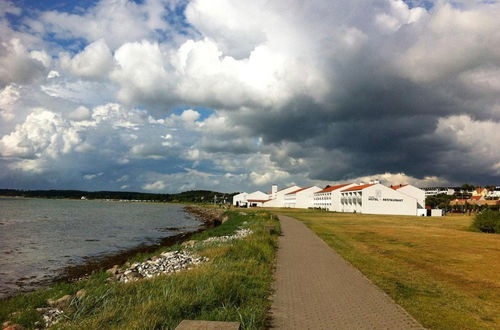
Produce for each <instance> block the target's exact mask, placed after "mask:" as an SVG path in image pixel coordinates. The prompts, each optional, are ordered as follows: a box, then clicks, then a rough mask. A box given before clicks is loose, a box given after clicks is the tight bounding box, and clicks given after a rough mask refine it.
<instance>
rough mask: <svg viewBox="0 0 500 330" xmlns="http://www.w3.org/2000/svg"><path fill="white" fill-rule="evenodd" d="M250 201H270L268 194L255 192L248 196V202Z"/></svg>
mask: <svg viewBox="0 0 500 330" xmlns="http://www.w3.org/2000/svg"><path fill="white" fill-rule="evenodd" d="M249 199H258V200H264V201H265V200H268V199H269V195H268V194H266V193H263V192H262V191H258V190H257V191H254V192H253V193H251V194H247V200H249Z"/></svg>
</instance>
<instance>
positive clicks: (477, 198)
mask: <svg viewBox="0 0 500 330" xmlns="http://www.w3.org/2000/svg"><path fill="white" fill-rule="evenodd" d="M481 197H483V196H472V197H471V198H470V199H471V200H473V201H478V200H480V199H481Z"/></svg>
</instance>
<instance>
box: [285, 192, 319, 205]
mask: <svg viewBox="0 0 500 330" xmlns="http://www.w3.org/2000/svg"><path fill="white" fill-rule="evenodd" d="M320 190H321V188H320V187H316V186H312V187H305V188H300V189H297V190H294V191H292V192H289V193H288V194H285V196H284V206H285V207H292V208H299V209H307V208H310V207H313V206H314V193H315V192H317V191H320Z"/></svg>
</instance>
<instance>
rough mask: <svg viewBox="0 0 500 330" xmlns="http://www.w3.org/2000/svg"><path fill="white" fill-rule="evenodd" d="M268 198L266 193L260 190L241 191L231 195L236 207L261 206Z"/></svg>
mask: <svg viewBox="0 0 500 330" xmlns="http://www.w3.org/2000/svg"><path fill="white" fill-rule="evenodd" d="M268 199H269V196H268V194H266V193H263V192H262V191H255V192H253V193H250V194H249V193H246V192H242V193H240V194H237V195H234V196H233V206H237V207H255V206H262V204H263V203H264V202H265V201H267V200H268Z"/></svg>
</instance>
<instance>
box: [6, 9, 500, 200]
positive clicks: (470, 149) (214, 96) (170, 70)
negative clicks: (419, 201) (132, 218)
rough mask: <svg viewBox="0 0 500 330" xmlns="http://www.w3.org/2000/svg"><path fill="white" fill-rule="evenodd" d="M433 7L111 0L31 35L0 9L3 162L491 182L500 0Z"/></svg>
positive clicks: (190, 185)
mask: <svg viewBox="0 0 500 330" xmlns="http://www.w3.org/2000/svg"><path fill="white" fill-rule="evenodd" d="M409 3H410V5H409ZM422 3H423V2H422ZM424 4H426V6H425V7H424V6H423V5H421V2H419V1H414V2H408V1H406V2H404V1H401V0H376V1H369V2H366V1H364V0H363V1H362V0H353V1H323V0H313V1H308V2H307V3H305V2H301V1H287V2H282V1H274V2H269V1H265V0H256V1H226V0H221V1H217V2H214V1H210V0H191V1H174V0H147V1H144V2H139V3H137V2H132V1H127V0H123V1H112V0H101V1H98V2H97V3H96V4H95V5H92V6H89V7H88V8H86V9H80V11H77V10H75V11H72V12H71V13H69V12H68V13H66V12H62V11H49V12H40V13H38V16H37V15H33V17H31V18H30V19H26V20H24V22H25V24H26V25H25V26H26V30H25V31H23V32H20V31H15V29H14V28H12V27H10V26H9V27H8V29H5V26H6V23H5V22H6V19H0V29H2V24H4V25H3V26H4V30H5V31H7V32H8V33H4V35H5V36H7V37H3V38H4V39H2V46H1V47H3V48H1V52H0V70H2V68H3V70H4V71H0V72H5V74H2V75H1V76H0V77H1V78H0V88H2V92H1V93H2V96H3V99H2V100H0V116H2V119H4V121H5V123H2V124H1V125H0V133H1V134H2V135H0V136H3V137H1V141H2V142H1V144H0V146H1V149H0V150H1V152H2V155H3V156H2V157H3V161H4V162H7V164H8V165H9V166H10V167H9V168H13V169H14V168H15V169H16V170H17V171H24V172H26V173H28V172H29V173H31V172H32V171H33V170H34V169H36V168H40V166H38V167H37V164H39V163H40V162H42V160H46V159H48V157H49V155H53V157H52V158H53V163H54V164H60V166H61V167H62V166H63V164H64V166H68V164H71V162H74V161H76V160H78V161H79V163H78V166H76V167H77V168H78V175H77V176H75V177H78V180H80V181H81V180H82V178H84V176H85V175H94V174H95V173H104V174H103V175H102V177H100V178H101V179H102V180H98V181H101V182H102V183H103V182H106V183H107V184H110V185H113V187H116V188H117V189H119V188H121V187H122V186H126V187H127V189H129V188H130V189H134V188H135V189H143V190H150V191H175V190H176V189H181V188H182V189H194V188H221V190H226V191H227V190H231V189H232V190H240V188H238V187H241V190H243V189H245V190H250V189H251V188H259V189H265V187H267V186H268V185H269V184H270V183H273V182H275V183H278V184H280V185H286V184H292V183H296V184H300V185H306V184H309V183H317V184H326V183H330V182H339V181H352V180H365V179H366V180H368V179H370V178H374V179H375V178H379V179H382V180H383V181H384V182H387V183H405V182H408V183H413V184H416V185H432V184H445V183H460V182H463V181H469V182H475V183H481V184H491V183H494V182H495V181H498V178H499V171H500V165H499V164H500V159H499V156H498V155H499V152H498V151H499V149H498V146H499V145H500V143H499V142H500V141H497V140H498V139H497V138H496V137H497V136H498V134H496V132H497V131H498V129H499V128H500V127H499V122H500V99H499V96H498V95H499V94H498V92H499V90H500V80H499V79H498V77H499V72H500V52H499V49H500V37H499V36H500V35H499V34H498V32H497V31H499V30H500V23H499V20H498V16H499V15H500V5H499V4H498V3H495V2H463V3H460V4H459V3H456V2H451V1H439V2H436V3H432V4H428V3H424ZM8 7H9V8H11V7H12V6H10V5H9V6H8ZM12 8H13V9H12ZM12 8H11V9H9V10H10V11H12V12H13V13H14V14H16V15H18V14H19V13H20V11H19V9H16V7H15V6H14V7H12ZM30 29H31V30H30ZM26 31H30V32H31V34H32V35H33V38H34V39H33V40H31V41H30V40H29V38H28V36H27V35H26V34H27V33H26ZM35 32H36V33H35ZM28 34H29V33H28ZM40 36H41V37H42V38H46V39H47V40H46V44H45V46H46V45H49V44H50V45H56V47H54V48H57V52H55V51H54V53H50V52H47V49H51V48H50V47H43V46H44V45H41V46H42V47H39V46H40V45H39V40H38V39H37V38H39V37H40ZM49 39H50V40H49ZM37 40H38V41H37ZM59 41H61V42H59ZM66 44H67V45H70V46H65V45H66ZM34 45H36V47H35V46H34ZM61 48H62V49H63V50H64V52H59V50H60V49H61ZM44 49H45V51H44ZM6 68H8V70H7V69H6ZM50 71H52V72H58V73H59V74H52V73H49V76H50V79H47V80H46V81H43V78H44V77H47V72H50ZM42 81H43V82H42ZM14 83H15V84H14ZM37 84H41V85H37ZM28 85H29V86H30V87H28ZM23 89H24V90H27V91H29V92H31V94H32V95H36V97H37V99H38V100H39V101H38V104H37V102H34V101H33V100H32V99H31V101H30V102H27V99H28V98H29V97H28V96H27V95H26V94H25V93H24V92H23ZM31 98H33V96H31ZM25 105H27V106H25ZM37 107H38V108H39V107H43V108H44V109H45V110H43V111H42V110H33V111H31V110H26V109H33V108H37ZM179 108H181V109H186V110H184V111H179ZM200 108H210V109H211V110H210V113H209V114H208V115H207V114H206V113H205V112H204V111H203V110H199V109H200ZM22 109H25V110H22ZM42 112H43V113H44V115H42V114H41V113H42ZM172 112H173V113H175V114H172ZM38 117H40V118H38ZM35 119H36V120H40V121H41V122H43V123H44V125H47V127H48V128H43V127H38V126H37V125H36V123H35V122H36V120H35ZM15 125H17V126H15ZM31 131H33V132H36V133H31ZM71 131H72V132H74V133H73V134H74V139H73V140H71V139H70V141H72V142H68V143H66V145H68V146H67V147H66V149H65V144H64V142H63V141H64V139H65V136H66V135H65V134H69V132H71ZM64 150H67V152H64ZM92 166H97V167H99V168H97V169H92ZM56 167H57V166H56ZM46 169H47V168H46ZM131 171H133V172H134V174H132V173H131ZM136 172H140V173H141V174H140V175H136ZM16 173H20V172H16ZM123 177H127V178H128V179H127V180H125V181H126V184H125V181H122V182H121V181H120V180H119V179H120V178H123ZM75 180H77V179H75ZM84 181H85V182H84V184H92V181H97V180H84ZM398 181H400V182H398ZM401 181H405V182H401ZM103 184H104V183H103ZM122 189H125V188H122Z"/></svg>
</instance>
